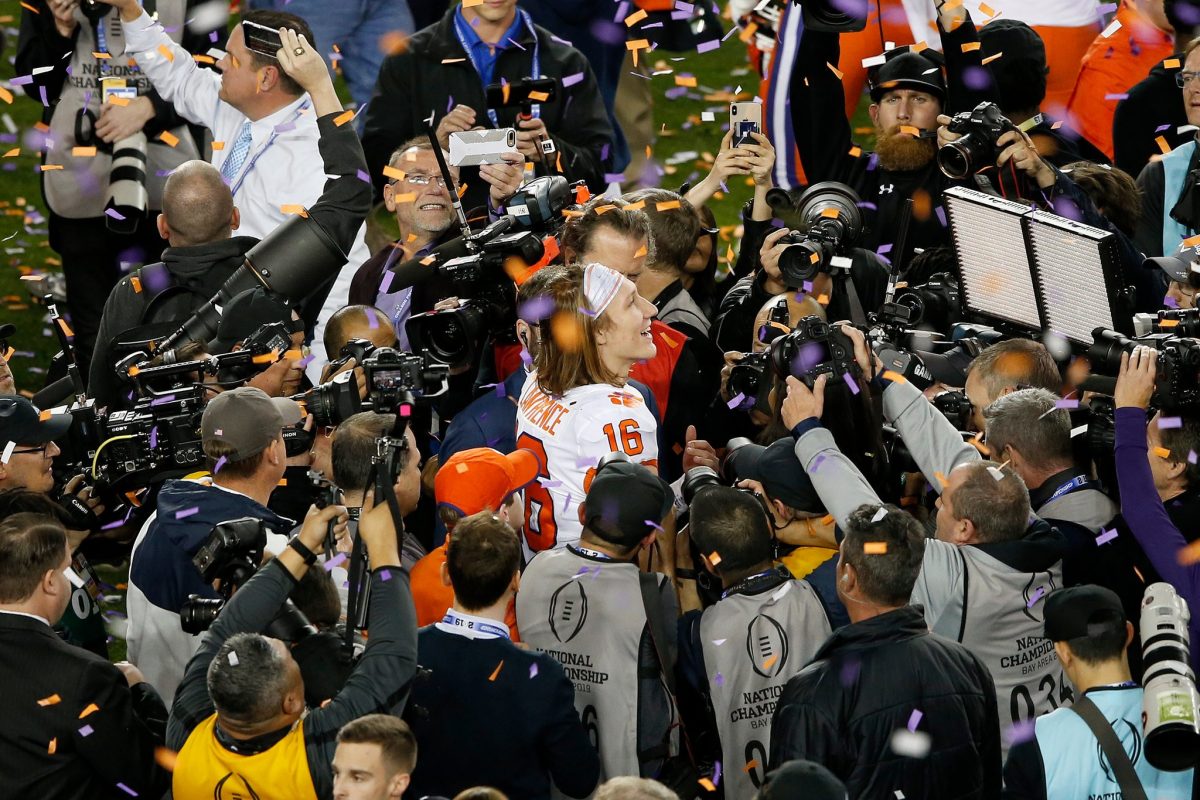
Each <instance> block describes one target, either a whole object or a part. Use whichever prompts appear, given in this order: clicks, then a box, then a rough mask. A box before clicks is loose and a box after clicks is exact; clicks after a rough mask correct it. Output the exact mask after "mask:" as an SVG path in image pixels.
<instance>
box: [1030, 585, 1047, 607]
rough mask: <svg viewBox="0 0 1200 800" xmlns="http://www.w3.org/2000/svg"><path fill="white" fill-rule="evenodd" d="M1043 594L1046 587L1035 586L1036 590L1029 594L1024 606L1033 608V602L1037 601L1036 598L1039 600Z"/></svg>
mask: <svg viewBox="0 0 1200 800" xmlns="http://www.w3.org/2000/svg"><path fill="white" fill-rule="evenodd" d="M1045 594H1046V587H1045V586H1039V587H1038V588H1037V591H1035V592H1034V593H1033V594H1032V595H1030V597H1029V602H1028V603H1026V604H1025V607H1026V608H1033V606H1034V604H1035V603H1037V601H1038V600H1041V599H1042V597H1044V596H1045Z"/></svg>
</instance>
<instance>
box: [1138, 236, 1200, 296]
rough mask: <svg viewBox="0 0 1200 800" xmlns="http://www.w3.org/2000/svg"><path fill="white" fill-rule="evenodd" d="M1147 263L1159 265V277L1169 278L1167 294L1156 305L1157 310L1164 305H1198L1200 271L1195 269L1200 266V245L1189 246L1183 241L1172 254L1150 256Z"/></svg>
mask: <svg viewBox="0 0 1200 800" xmlns="http://www.w3.org/2000/svg"><path fill="white" fill-rule="evenodd" d="M1146 264H1147V265H1153V266H1155V267H1158V270H1159V272H1160V276H1159V277H1165V278H1166V279H1167V294H1166V296H1165V297H1163V298H1161V302H1159V303H1157V304H1156V305H1155V307H1154V308H1155V310H1157V309H1158V308H1161V307H1163V306H1167V307H1169V308H1178V309H1188V308H1195V307H1196V291H1197V289H1200V273H1197V272H1194V271H1193V270H1194V269H1196V268H1200V245H1191V246H1189V245H1188V244H1187V242H1181V243H1180V245H1179V249H1178V250H1176V251H1174V252H1173V253H1172V254H1171V255H1169V256H1162V257H1160V258H1148V259H1146Z"/></svg>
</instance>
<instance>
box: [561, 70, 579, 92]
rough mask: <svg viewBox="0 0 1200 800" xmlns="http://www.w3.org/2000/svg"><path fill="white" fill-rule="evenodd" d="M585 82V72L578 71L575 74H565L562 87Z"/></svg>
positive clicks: (565, 87)
mask: <svg viewBox="0 0 1200 800" xmlns="http://www.w3.org/2000/svg"><path fill="white" fill-rule="evenodd" d="M582 82H583V73H582V72H576V73H575V74H574V75H564V76H563V78H562V87H563V88H564V89H567V88H569V87H571V86H574V85H575V84H577V83H582Z"/></svg>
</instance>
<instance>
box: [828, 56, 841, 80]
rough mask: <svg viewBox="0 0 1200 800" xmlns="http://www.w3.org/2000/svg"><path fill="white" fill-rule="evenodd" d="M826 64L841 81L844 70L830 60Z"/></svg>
mask: <svg viewBox="0 0 1200 800" xmlns="http://www.w3.org/2000/svg"><path fill="white" fill-rule="evenodd" d="M825 66H827V67H829V71H830V72H832V73H833V74H834V77H836V78H837V79H838V80H839V81H840V80H841V79H842V71H841V70H840V69H838V68H837V67H835V66H834V65H833V64H830V63H829V62H828V61H826V62H825Z"/></svg>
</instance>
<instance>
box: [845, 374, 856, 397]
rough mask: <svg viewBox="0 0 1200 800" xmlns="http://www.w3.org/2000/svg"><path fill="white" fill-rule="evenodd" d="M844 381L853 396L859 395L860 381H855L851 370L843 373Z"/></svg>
mask: <svg viewBox="0 0 1200 800" xmlns="http://www.w3.org/2000/svg"><path fill="white" fill-rule="evenodd" d="M842 380H844V381H845V382H846V385H847V386H849V387H850V393H851V394H858V381H856V380H854V376H853V375H851V374H850V372H849V370H847V371H846V372H843V373H842Z"/></svg>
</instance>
